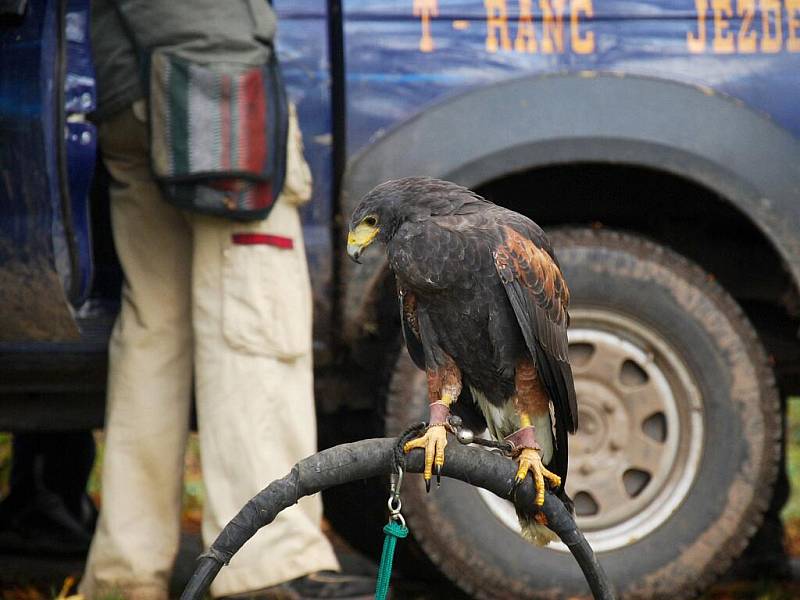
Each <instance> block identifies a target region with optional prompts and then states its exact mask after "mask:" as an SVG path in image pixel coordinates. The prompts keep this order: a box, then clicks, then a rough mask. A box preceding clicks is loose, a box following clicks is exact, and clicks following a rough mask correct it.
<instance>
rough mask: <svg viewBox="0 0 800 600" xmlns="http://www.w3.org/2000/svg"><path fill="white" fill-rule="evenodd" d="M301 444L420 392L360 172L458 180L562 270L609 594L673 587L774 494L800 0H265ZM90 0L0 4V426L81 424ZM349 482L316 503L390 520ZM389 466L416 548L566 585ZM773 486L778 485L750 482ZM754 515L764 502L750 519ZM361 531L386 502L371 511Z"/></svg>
mask: <svg viewBox="0 0 800 600" xmlns="http://www.w3.org/2000/svg"><path fill="white" fill-rule="evenodd" d="M274 5H275V8H276V10H277V12H278V15H279V23H280V25H279V34H278V42H277V44H278V50H279V54H280V58H281V62H282V65H283V70H284V76H285V79H286V84H287V88H288V91H289V95H290V97H291V98H292V99H293V101H294V102H295V103H296V104H297V108H298V113H299V117H300V122H301V128H302V130H303V136H304V142H305V148H306V155H307V158H308V160H309V163H310V165H311V169H312V172H313V176H314V182H315V184H314V196H313V200H312V202H311V203H310V204H309V205H308V206H307V207H306V208H305V209H304V225H305V239H306V245H307V253H308V258H309V262H310V265H311V271H312V279H313V287H314V306H315V361H316V374H317V396H318V412H319V415H320V422H321V433H320V436H321V441H322V443H323V444H325V445H327V444H333V443H337V442H341V441H347V440H350V439H356V438H359V437H365V436H372V435H383V434H394V433H397V432H399V431H400V430H401V429H402V428H403V427H405V425H406V424H408V423H409V422H411V421H414V420H421V419H422V418H424V416H425V408H426V401H425V384H424V377H423V374H422V373H421V372H419V371H417V370H416V369H415V368H414V367H413V365H412V364H411V363H410V361H409V359H408V358H407V357H406V355H405V352H404V351H402V346H401V334H400V325H399V322H398V319H397V315H396V313H397V310H396V298H395V293H396V292H395V288H394V282H393V280H392V276H391V274H390V273H389V271H388V270H387V267H386V264H385V262H384V261H383V260H382V258H381V257H380V256H379V255H378V254H379V253H373V256H368V257H365V261H366V262H365V264H363V265H360V266H356V265H353V264H350V263H349V262H348V261H347V260H346V259H345V254H344V251H343V250H344V240H343V237H344V231H345V229H344V227H345V223H346V221H347V217H348V215H349V214H350V211H351V210H352V208H353V207H354V206H355V203H356V202H357V201H358V199H359V198H360V196H361V195H362V194H363V193H364V192H366V191H367V190H369V189H370V188H371V187H372V186H374V185H376V184H378V183H380V182H382V181H385V180H387V179H392V178H398V177H403V176H409V175H430V176H434V177H440V178H444V179H449V180H453V181H456V182H458V183H460V184H463V185H466V186H468V187H471V188H473V189H475V190H476V191H478V192H479V193H481V194H483V195H484V196H486V197H487V198H489V199H491V200H493V201H494V202H496V203H499V204H503V205H506V206H509V207H511V208H513V209H515V210H517V211H520V212H522V213H524V214H527V215H529V216H530V217H532V218H533V219H534V220H536V221H537V222H538V223H540V224H541V225H543V226H544V227H545V228H546V229H547V230H548V232H549V233H550V235H551V238H552V240H553V242H554V244H555V247H556V251H557V254H558V257H559V260H560V262H561V265H562V268H563V270H564V273H565V275H566V278H567V281H568V282H569V285H570V288H571V291H572V302H571V310H570V312H571V315H572V324H571V329H570V353H571V360H572V363H573V367H574V373H575V380H576V389H577V392H578V398H579V413H580V429H579V431H578V433H577V434H576V436H575V437H574V438H573V440H572V441H571V458H570V473H569V478H568V486H567V487H568V491H569V492H570V494H571V495H572V497H573V498H574V499H575V506H576V513H577V517H578V521H579V524H580V525H581V526H582V528H583V529H584V531H585V532H586V533H587V537H588V539H589V540H590V542H591V543H592V545H593V546H594V548H595V550H596V551H597V552H598V554H599V558H600V560H601V562H602V563H603V565H604V566H605V568H606V570H607V571H608V573H609V575H610V577H611V579H612V580H613V581H614V582H615V583H616V584H617V585H618V587H619V589H620V591H621V592H622V593H623V594H624V595H625V596H626V597H637V598H639V597H641V598H650V597H680V598H686V597H691V596H693V595H695V594H697V593H699V592H700V591H701V590H702V589H704V588H705V587H707V586H708V585H709V584H710V583H711V582H713V581H714V580H715V579H716V578H717V577H718V576H719V575H721V574H722V573H724V572H725V571H726V570H727V569H728V568H729V567H730V566H731V564H733V563H734V561H736V560H737V558H738V557H739V556H740V555H741V554H742V552H743V551H744V550H745V547H746V546H747V544H748V541H749V540H750V539H751V538H752V537H753V536H754V535H756V534H757V532H758V531H759V527H760V526H761V524H762V521H763V520H764V515H765V514H767V515H768V516H769V514H772V515H773V518H774V514H775V507H776V506H780V504H781V502H782V501H783V500H784V499H785V494H786V482H785V475H784V465H783V463H782V461H783V458H782V456H783V454H782V442H783V433H782V431H783V427H782V424H783V419H784V414H785V399H786V397H787V396H789V395H792V394H797V393H798V392H800V340H798V330H799V329H800V0H654V1H650V2H643V1H636V0H633V1H625V0H483V1H479V0H402V1H399V0H391V1H390V0H292V1H290V0H275V3H274ZM88 19H89V9H88V3H87V2H86V1H85V0H28V1H27V2H26V1H25V0H4V1H2V2H0V140H1V143H0V430H8V431H30V430H56V429H75V428H86V427H96V426H99V425H100V424H101V420H102V405H103V389H104V377H105V352H106V342H107V338H108V334H109V331H110V327H111V325H112V323H113V319H114V315H115V311H116V308H117V305H118V295H119V283H120V277H121V275H120V272H119V267H118V265H117V262H116V258H115V256H114V251H113V244H112V242H111V239H110V234H109V226H108V222H107V221H108V214H107V208H106V206H105V204H104V202H105V200H106V196H105V192H104V188H105V186H106V185H107V181H106V176H105V175H104V173H103V170H102V168H101V167H100V166H98V168H97V170H96V171H97V172H96V173H95V176H94V178H93V177H92V173H93V171H94V170H95V156H96V141H95V136H96V133H95V129H94V126H93V125H92V123H91V118H90V114H91V112H92V110H93V109H94V107H95V88H94V80H93V76H92V68H91V54H90V48H89V45H88V35H87V26H88ZM368 488H369V489H372V488H374V489H379V490H381V491H380V494H381V495H382V493H383V492H382V490H383V487H382V486H380V485H379V484H377V483H376V484H375V485H369V486H366V485H362V484H359V485H352V486H347V487H346V488H343V489H342V490H339V491H338V492H336V493H335V494H332V495H331V496H330V497H329V498H328V503H327V508H326V510H327V513H328V515H329V518H330V519H331V521H332V522H333V523H334V525H335V526H337V528H338V529H339V530H340V531H341V532H342V533H343V534H344V535H345V536H346V537H348V538H349V539H351V541H352V542H353V543H355V544H359V543H361V542H364V540H363V539H362V538H361V537H360V533H361V532H359V531H353V530H354V529H361V528H360V527H359V528H354V527H353V526H352V525H353V522H354V521H353V519H354V518H357V517H360V518H363V515H365V514H373V515H376V517H375V519H376V523H379V522H380V520H381V518H382V517H381V512H380V511H381V507H380V504H381V503H380V502H379V501H376V502H373V501H372V499H371V497H370V494H368V493H366V492H365V490H367V489H368ZM422 490H423V488H422V487H421V484H420V485H419V486H415V485H412V484H411V483H410V484H408V486H407V491H406V492H405V493H406V494H407V496H408V498H407V500H406V501H405V502H404V507H407V508H406V509H405V510H406V511H407V513H408V514H407V518H408V521H409V524H410V527H411V530H412V532H413V533H414V536H415V549H416V550H417V552H416V553H415V555H416V556H417V558H418V559H419V560H423V557H424V559H425V560H427V561H429V563H432V565H433V566H434V567H435V568H436V569H437V570H438V571H439V572H441V573H443V574H444V575H445V576H447V577H448V578H450V579H451V580H452V581H454V582H455V583H456V584H457V585H458V586H460V587H461V588H462V589H463V590H464V591H465V592H466V593H467V594H469V595H471V596H473V597H476V598H549V597H565V596H571V595H580V594H583V593H585V587H584V583H583V582H582V577H581V574H580V572H579V571H578V570H577V567H576V566H575V565H574V564H573V563H572V561H571V560H570V558H569V554H568V552H566V549H565V547H563V546H559V545H556V546H555V547H554V548H548V549H541V548H536V547H533V546H530V545H529V544H527V543H526V542H524V541H523V540H522V539H521V537H520V536H519V535H518V532H517V530H516V523H515V519H514V513H513V510H511V509H510V507H509V506H508V505H506V504H505V503H504V502H502V501H500V500H498V499H497V498H495V497H492V496H491V495H487V494H484V493H482V492H480V491H478V490H475V489H473V488H471V487H469V486H466V485H464V484H461V483H459V482H452V481H447V482H444V483H443V485H442V487H441V488H440V489H438V490H436V491H435V493H431V494H429V495H426V494H424V492H423V491H422ZM770 505H772V506H771V507H770ZM768 520H769V519H768ZM376 529H377V525H376Z"/></svg>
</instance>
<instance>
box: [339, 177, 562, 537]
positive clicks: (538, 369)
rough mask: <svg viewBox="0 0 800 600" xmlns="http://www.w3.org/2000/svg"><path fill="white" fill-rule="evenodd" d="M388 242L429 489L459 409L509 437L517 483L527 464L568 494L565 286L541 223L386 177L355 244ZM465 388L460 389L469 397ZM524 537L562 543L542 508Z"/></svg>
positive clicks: (372, 195) (459, 192)
mask: <svg viewBox="0 0 800 600" xmlns="http://www.w3.org/2000/svg"><path fill="white" fill-rule="evenodd" d="M374 241H379V242H382V243H384V244H385V245H386V254H387V258H388V262H389V266H390V268H391V270H392V271H393V272H394V275H395V277H396V279H397V287H398V301H399V304H400V314H401V320H402V326H403V334H404V337H405V341H406V347H407V348H408V352H409V354H410V355H411V358H412V359H413V361H414V363H416V365H417V366H418V367H419V368H420V369H423V370H425V372H426V375H427V382H428V396H429V402H430V419H429V421H428V428H427V430H426V432H425V434H424V435H423V436H421V437H420V438H418V439H415V440H412V441H410V442H408V443H407V444H406V447H405V451H406V452H408V451H410V450H411V449H413V448H424V450H425V470H424V477H425V482H426V486H427V487H430V480H431V476H432V473H433V470H434V467H435V469H436V473H437V479H438V477H439V474H440V472H441V467H442V465H443V464H444V448H445V446H446V444H447V437H446V424H447V418H448V416H449V414H450V409H451V406H452V407H453V408H454V409H455V408H457V406H458V405H455V404H454V403H455V402H456V401H457V400H459V397H460V398H461V400H460V402H459V403H458V404H459V405H462V406H461V408H463V409H470V408H471V409H473V412H477V413H479V414H480V415H482V417H483V419H484V420H485V423H486V426H487V427H488V430H489V432H490V434H491V435H492V437H493V438H495V439H496V440H498V441H501V440H506V441H510V442H511V443H512V447H513V449H514V456H515V458H516V460H517V461H518V464H519V468H518V470H517V475H516V483H517V484H519V483H520V482H521V481H522V480H523V479H524V478H525V477H526V475H527V473H528V472H529V471H530V472H531V474H532V476H533V478H534V481H535V483H536V488H537V496H536V504H537V505H538V506H541V505H542V504H543V503H544V485H545V480H546V481H548V482H549V483H550V485H551V487H553V488H554V489H555V491H556V494H557V495H559V496H560V497H561V498H562V499H563V500H564V501H566V502H567V503H568V505H570V506H571V502H569V499H568V498H567V496H566V493H565V492H564V483H565V479H566V473H567V432H570V433H574V432H575V430H576V428H577V425H578V423H577V416H578V412H577V407H576V401H575V387H574V384H573V380H572V370H571V368H570V365H569V356H568V354H567V325H568V323H569V315H568V313H567V306H568V304H569V291H568V289H567V285H566V283H565V281H564V277H563V276H562V274H561V269H560V267H559V265H558V262H557V260H556V257H555V255H554V254H553V250H552V248H551V246H550V243H549V241H548V240H547V237H546V236H545V234H544V232H543V231H542V229H541V228H540V227H539V226H538V225H536V224H535V223H534V222H533V221H531V220H530V219H528V218H527V217H525V216H523V215H521V214H519V213H516V212H514V211H512V210H509V209H506V208H503V207H501V206H497V205H496V204H493V203H492V202H490V201H488V200H485V199H484V198H482V197H480V196H478V195H477V194H475V193H474V192H472V191H470V190H468V189H466V188H464V187H461V186H459V185H456V184H454V183H450V182H447V181H441V180H437V179H431V178H427V177H409V178H406V179H399V180H394V181H388V182H386V183H383V184H381V185H379V186H377V187H375V188H374V189H373V190H371V191H370V192H368V193H367V194H366V195H365V196H364V197H363V198H362V200H361V202H360V203H359V205H358V206H357V207H356V209H355V210H354V211H353V215H352V218H351V220H350V231H349V235H348V238H347V252H348V254H349V255H350V257H351V258H352V259H353V260H355V261H356V262H358V259H359V257H360V256H361V254H362V252H364V249H365V248H366V247H367V246H369V245H370V244H372V243H373V242H374ZM462 391H463V393H462ZM519 517H520V525H521V527H522V533H523V535H524V536H525V537H526V538H528V539H529V540H531V541H534V542H536V543H538V544H540V545H544V544H546V543H547V542H549V541H551V540H552V539H554V537H555V534H553V532H551V531H550V530H549V529H547V528H546V527H545V524H546V521H545V520H544V517H543V515H542V514H541V513H536V517H534V518H533V519H529V518H528V517H526V516H524V515H523V514H522V513H520V514H519Z"/></svg>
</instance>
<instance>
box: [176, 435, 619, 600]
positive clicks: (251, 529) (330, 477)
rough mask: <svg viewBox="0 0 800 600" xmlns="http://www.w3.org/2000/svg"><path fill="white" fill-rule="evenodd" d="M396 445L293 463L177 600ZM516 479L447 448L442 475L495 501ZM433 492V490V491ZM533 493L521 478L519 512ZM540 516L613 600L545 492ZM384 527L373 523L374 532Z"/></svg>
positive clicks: (507, 463)
mask: <svg viewBox="0 0 800 600" xmlns="http://www.w3.org/2000/svg"><path fill="white" fill-rule="evenodd" d="M396 442H397V440H396V439H394V438H381V439H371V440H364V441H361V442H354V443H352V444H343V445H341V446H335V447H333V448H328V449H327V450H323V451H322V452H319V453H317V454H314V455H313V456H309V457H308V458H306V459H304V460H301V461H300V462H299V463H297V464H296V465H295V466H294V467H293V468H292V470H291V471H290V472H289V474H288V475H286V477H284V478H283V479H278V480H276V481H273V482H272V483H270V484H269V485H268V486H267V487H266V488H264V489H263V490H262V491H260V492H259V493H258V494H257V495H256V496H255V497H254V498H253V499H252V500H250V501H249V502H248V503H247V504H245V506H244V507H243V508H242V510H240V511H239V514H237V515H236V516H235V517H234V518H233V519H232V520H231V522H230V523H228V524H227V525H226V526H225V528H224V529H223V530H222V532H221V533H220V534H219V536H218V537H217V539H216V540H215V541H214V543H213V544H212V545H211V548H209V550H208V551H207V552H205V553H204V554H202V555H201V556H200V559H199V560H198V564H197V568H196V569H195V571H194V574H193V575H192V578H191V579H190V580H189V583H188V584H187V585H186V589H185V590H184V591H183V594H182V595H181V600H201V599H202V598H203V597H204V596H205V594H206V592H207V590H208V587H209V586H210V585H211V582H212V581H213V580H214V577H216V576H217V573H219V570H220V569H221V568H222V567H223V566H224V565H226V564H228V562H229V561H230V559H231V557H233V555H234V554H235V553H236V552H237V551H238V550H239V548H241V547H242V546H243V545H244V543H245V542H246V541H247V540H249V539H250V538H251V537H252V536H253V535H254V534H255V533H256V531H258V530H259V529H260V528H261V527H264V525H268V524H269V523H271V522H272V521H273V520H274V519H275V517H276V516H277V515H278V513H279V512H281V511H282V510H283V509H284V508H288V507H289V506H292V505H293V504H295V503H297V500H298V499H299V498H302V497H303V496H309V495H311V494H316V493H317V492H320V491H322V490H324V489H327V488H329V487H333V486H335V485H340V484H343V483H348V482H350V481H357V480H359V479H367V478H369V477H377V476H380V475H388V474H389V473H391V472H392V471H393V469H394V460H393V451H394V447H395V444H396ZM422 469H423V452H422V450H415V451H412V452H411V453H409V454H408V456H407V457H406V470H407V471H409V472H412V473H421V472H422ZM515 474H516V464H515V463H514V462H512V461H511V460H509V459H508V458H505V457H503V456H501V455H499V454H498V453H494V452H487V451H486V450H481V449H478V448H471V447H466V446H461V445H460V444H458V443H456V442H455V440H452V443H450V444H448V445H447V450H446V458H445V463H444V467H443V468H442V475H444V476H446V477H452V478H455V479H460V480H462V481H465V482H467V483H469V484H471V485H475V486H479V487H482V488H485V489H487V490H489V491H490V492H493V493H495V494H497V495H498V496H500V497H501V498H509V494H510V492H511V488H512V482H513V481H514V475H515ZM432 493H435V490H434V491H433V492H432ZM534 497H535V490H534V486H533V482H532V481H531V478H530V477H528V478H526V480H525V482H524V483H523V484H522V485H521V486H520V487H519V489H518V490H517V493H516V497H515V499H514V501H515V503H516V505H517V506H518V507H521V508H523V509H529V508H532V507H533V505H534ZM542 512H543V513H544V514H545V516H546V517H547V520H548V522H549V527H550V528H551V529H552V530H553V531H555V532H556V533H557V534H558V536H559V537H560V538H561V540H562V541H563V542H564V544H566V545H567V547H568V548H569V550H570V552H572V555H573V556H574V557H575V560H577V561H578V564H579V565H580V567H581V570H582V571H583V574H584V576H585V577H586V581H587V582H588V583H589V588H590V589H591V591H592V594H593V595H594V597H595V598H596V599H597V600H613V598H614V597H615V596H614V591H613V588H612V587H611V583H610V582H609V580H608V577H607V576H606V574H605V572H604V571H603V568H602V567H601V566H600V563H598V562H597V558H595V555H594V552H593V551H592V549H591V547H590V546H589V544H588V542H587V541H586V538H584V537H583V534H582V533H581V532H580V531H579V530H578V527H577V526H576V525H575V521H574V520H573V519H572V517H571V516H570V514H569V513H568V512H567V510H566V509H565V508H564V505H563V504H562V503H561V501H560V500H558V498H556V497H555V496H553V495H552V494H551V493H549V492H547V493H546V494H545V499H544V506H543V507H542ZM379 526H383V523H376V524H375V527H379Z"/></svg>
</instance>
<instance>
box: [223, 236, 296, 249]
mask: <svg viewBox="0 0 800 600" xmlns="http://www.w3.org/2000/svg"><path fill="white" fill-rule="evenodd" d="M233 243H234V244H240V245H243V246H255V245H266V246H275V247H277V248H284V249H286V250H291V249H292V248H294V240H293V239H292V238H288V237H283V236H282V235H272V234H269V233H234V234H233Z"/></svg>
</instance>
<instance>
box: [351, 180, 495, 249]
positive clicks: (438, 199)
mask: <svg viewBox="0 0 800 600" xmlns="http://www.w3.org/2000/svg"><path fill="white" fill-rule="evenodd" d="M476 200H479V201H481V202H487V201H486V200H484V199H483V198H481V197H480V196H477V195H476V194H475V193H474V192H472V191H471V190H468V189H467V188H464V187H461V186H460V185H456V184H455V183H451V182H449V181H443V180H441V179H433V178H431V177H406V178H404V179H393V180H391V181H387V182H385V183H382V184H380V185H378V186H376V187H374V188H373V189H372V190H370V191H369V192H367V193H366V194H365V195H364V197H363V198H362V199H361V202H360V203H359V204H358V206H357V207H356V208H355V210H354V211H353V216H352V217H351V219H350V231H349V233H348V236H347V253H348V254H349V255H350V258H352V259H353V260H354V261H356V262H359V261H358V259H359V257H360V256H361V253H362V252H363V251H364V249H365V248H366V247H367V246H369V245H370V244H371V243H372V242H374V241H375V240H378V241H379V242H382V243H384V244H385V243H387V242H389V241H390V240H391V239H392V237H393V236H394V234H395V233H396V232H397V230H398V229H399V227H400V226H401V225H402V224H403V223H405V222H407V221H415V220H417V221H419V220H425V219H428V218H430V217H432V216H437V215H449V214H452V213H453V211H455V210H457V209H458V208H460V207H461V206H463V205H464V204H465V203H466V202H475V201H476Z"/></svg>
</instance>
